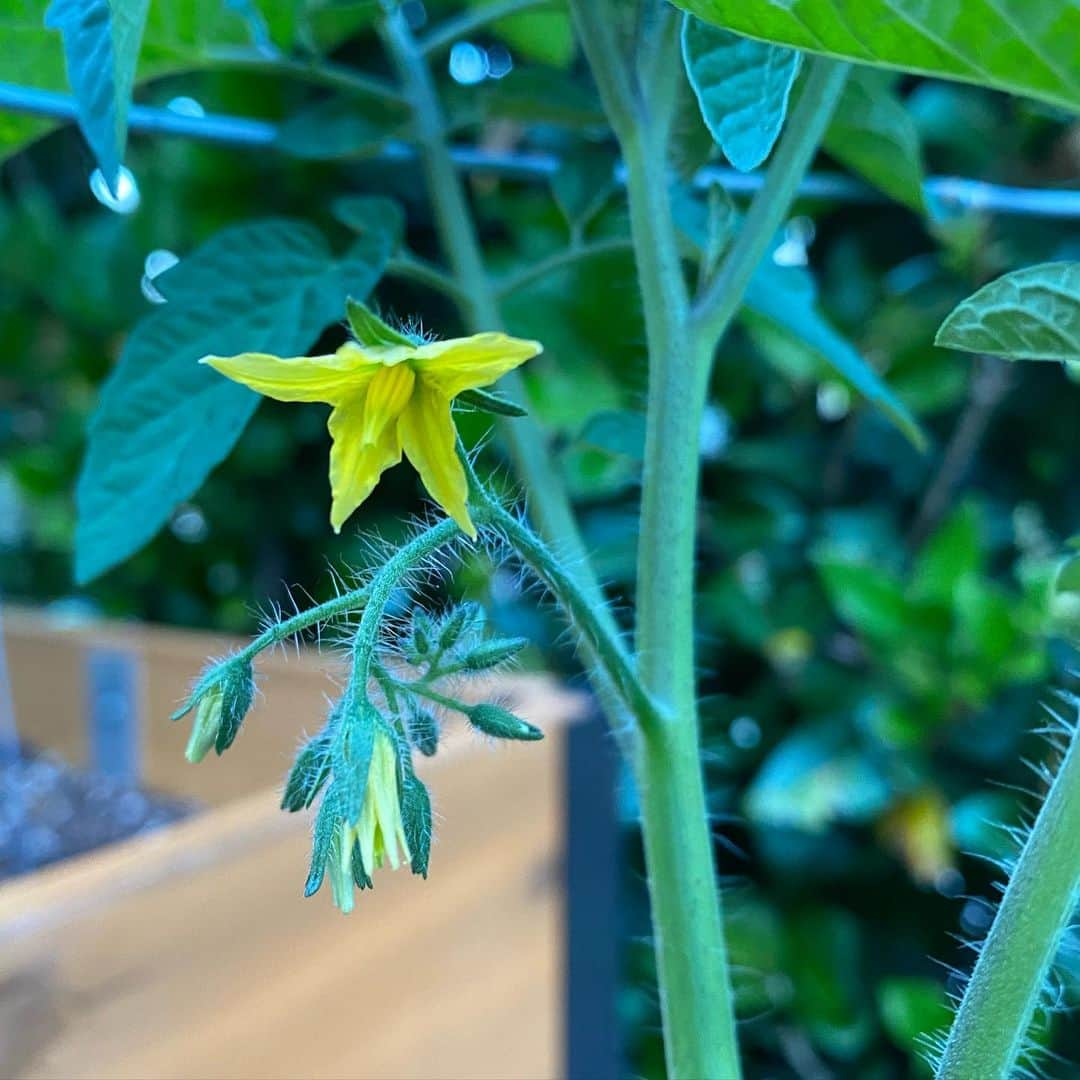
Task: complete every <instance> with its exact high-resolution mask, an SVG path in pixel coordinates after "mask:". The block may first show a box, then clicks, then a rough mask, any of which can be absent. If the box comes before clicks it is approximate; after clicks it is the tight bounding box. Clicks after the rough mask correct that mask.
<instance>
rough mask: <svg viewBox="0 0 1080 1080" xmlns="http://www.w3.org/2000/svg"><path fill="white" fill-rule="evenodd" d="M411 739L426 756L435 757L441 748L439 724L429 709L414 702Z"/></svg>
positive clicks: (411, 718) (410, 721) (410, 722)
mask: <svg viewBox="0 0 1080 1080" xmlns="http://www.w3.org/2000/svg"><path fill="white" fill-rule="evenodd" d="M409 739H410V741H411V742H412V744H413V746H415V747H416V749H417V750H419V751H420V753H421V754H423V755H424V757H434V756H435V752H436V751H437V750H438V749H439V724H438V721H437V720H436V719H435V717H434V716H433V715H432V714H431V712H429V711H428V710H427V709H424V708H422V707H421V706H419V705H416V704H414V705H413V708H412V714H411V716H410V717H409Z"/></svg>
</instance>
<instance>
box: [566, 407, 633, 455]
mask: <svg viewBox="0 0 1080 1080" xmlns="http://www.w3.org/2000/svg"><path fill="white" fill-rule="evenodd" d="M580 438H581V441H582V442H583V443H588V444H589V445H590V446H595V447H597V448H599V449H600V450H606V451H607V452H608V453H609V454H618V455H620V456H621V457H628V458H630V459H631V460H633V461H641V459H642V458H643V457H644V456H645V415H644V413H638V412H628V411H622V410H621V411H619V412H599V413H597V414H596V415H595V416H592V417H590V418H589V421H588V423H586V425H585V428H584V430H583V431H582V432H581V436H580Z"/></svg>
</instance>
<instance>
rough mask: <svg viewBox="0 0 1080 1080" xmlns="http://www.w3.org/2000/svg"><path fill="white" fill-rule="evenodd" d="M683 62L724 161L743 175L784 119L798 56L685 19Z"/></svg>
mask: <svg viewBox="0 0 1080 1080" xmlns="http://www.w3.org/2000/svg"><path fill="white" fill-rule="evenodd" d="M682 48H683V63H684V64H685V66H686V75H687V78H688V79H689V80H690V85H691V86H692V87H693V89H694V93H695V94H696V95H697V99H698V105H699V107H700V108H701V115H702V118H703V119H704V121H705V124H706V126H707V127H708V129H709V131H710V132H712V136H713V138H714V139H715V140H716V142H717V145H718V146H719V147H720V149H721V150H723V151H724V155H725V156H726V157H727V159H728V161H730V162H731V164H732V165H734V166H735V168H736V169H740V170H742V171H743V172H749V170H751V169H756V168H757V167H758V166H759V165H760V164H761V163H762V162H763V161H764V160H765V159H766V158H767V157H768V156H769V152H770V151H771V150H772V148H773V143H775V142H776V138H777V136H778V135H779V134H780V128H781V127H782V126H783V123H784V117H785V115H786V114H787V106H788V97H789V96H790V94H791V87H792V84H793V83H794V82H795V77H796V75H798V73H799V62H800V60H801V56H800V54H799V53H798V52H796V51H795V50H793V49H785V48H781V47H778V46H776V45H764V44H762V43H761V42H759V41H753V40H751V39H750V38H746V37H740V36H739V35H738V34H731V33H728V32H727V31H726V30H720V29H718V28H717V27H715V26H712V25H710V24H709V23H706V22H702V21H700V20H699V19H695V18H694V17H693V16H692V15H687V16H686V17H685V18H684V19H683V29H682Z"/></svg>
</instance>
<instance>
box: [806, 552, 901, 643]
mask: <svg viewBox="0 0 1080 1080" xmlns="http://www.w3.org/2000/svg"><path fill="white" fill-rule="evenodd" d="M814 562H815V563H816V565H817V570H818V573H819V574H820V575H821V580H822V584H824V586H825V591H826V593H828V596H829V600H830V601H831V603H832V606H833V607H834V608H835V609H836V612H837V614H838V615H839V616H840V617H841V618H842V619H844V620H845V621H846V622H848V623H850V624H851V625H852V626H854V627H855V628H856V629H857V630H860V631H862V632H863V633H865V634H866V635H867V636H869V637H871V638H875V639H877V640H879V641H884V642H895V641H899V640H901V639H902V638H903V637H904V635H905V634H906V633H907V632H908V630H909V628H910V617H909V609H908V603H907V600H906V599H905V598H904V590H903V587H902V586H901V584H900V582H899V581H898V580H897V579H896V578H894V577H893V576H892V575H891V574H889V573H888V572H887V571H885V570H882V569H881V568H880V567H877V566H873V565H871V564H870V563H864V562H855V561H852V560H850V559H847V558H845V557H844V556H843V555H842V554H839V553H836V554H834V553H833V552H831V551H828V550H825V551H820V552H818V553H817V554H816V556H815V558H814Z"/></svg>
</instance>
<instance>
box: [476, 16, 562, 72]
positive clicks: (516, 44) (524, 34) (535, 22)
mask: <svg viewBox="0 0 1080 1080" xmlns="http://www.w3.org/2000/svg"><path fill="white" fill-rule="evenodd" d="M484 2H485V3H490V2H491V0H484ZM491 30H492V33H494V34H495V36H496V37H499V38H502V40H503V41H505V42H506V44H507V45H509V46H510V48H511V49H512V50H513V51H514V52H515V53H517V54H519V55H520V56H522V57H524V58H525V59H526V60H531V61H535V62H536V63H539V64H548V65H550V66H551V67H559V68H565V67H568V66H569V65H570V61H571V60H573V59H574V52H575V46H576V44H577V42H576V39H575V37H574V27H573V25H572V24H571V22H570V14H569V12H567V11H554V10H549V11H521V12H518V13H517V14H516V15H508V16H507V17H506V18H503V19H498V20H497V21H496V22H494V23H492V24H491Z"/></svg>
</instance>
